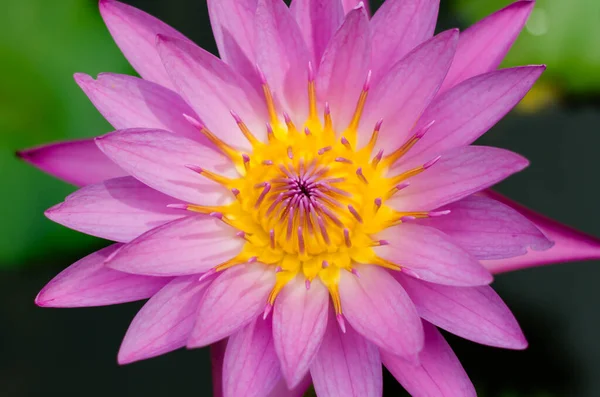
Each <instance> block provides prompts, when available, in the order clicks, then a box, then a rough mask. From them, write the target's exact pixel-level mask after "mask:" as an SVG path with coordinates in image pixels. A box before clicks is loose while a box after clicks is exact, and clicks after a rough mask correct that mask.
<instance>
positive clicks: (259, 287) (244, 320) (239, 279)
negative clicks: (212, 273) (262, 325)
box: [188, 263, 275, 347]
mask: <svg viewBox="0 0 600 397" xmlns="http://www.w3.org/2000/svg"><path fill="white" fill-rule="evenodd" d="M274 285H275V272H274V271H273V269H271V268H270V267H268V266H265V265H263V264H261V263H257V264H252V265H239V266H236V267H234V268H231V269H228V270H225V271H224V272H223V274H222V275H221V276H219V277H218V278H217V279H216V280H215V281H214V282H213V283H212V284H211V285H210V287H209V288H208V290H207V291H206V294H205V295H204V298H203V299H202V302H201V303H200V307H199V308H198V322H197V323H196V327H195V328H194V331H193V332H192V335H191V336H190V339H189V340H188V347H201V346H206V345H209V344H211V343H214V342H216V341H218V340H221V339H223V338H225V337H227V336H229V335H231V334H233V333H234V332H235V331H237V330H238V329H240V328H241V327H243V326H244V325H247V324H249V323H250V322H251V321H252V320H253V319H255V318H256V317H258V315H259V314H260V313H262V311H263V309H264V307H265V304H266V302H267V297H268V296H269V292H270V291H271V289H272V288H273V286H274Z"/></svg>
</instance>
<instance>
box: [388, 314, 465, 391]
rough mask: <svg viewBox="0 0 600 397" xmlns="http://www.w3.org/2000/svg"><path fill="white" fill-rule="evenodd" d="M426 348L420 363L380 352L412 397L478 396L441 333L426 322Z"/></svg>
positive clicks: (422, 352)
mask: <svg viewBox="0 0 600 397" xmlns="http://www.w3.org/2000/svg"><path fill="white" fill-rule="evenodd" d="M423 330H424V331H425V347H424V348H423V350H422V351H421V354H419V365H414V364H410V363H407V362H406V361H405V360H403V359H402V358H400V357H397V356H394V355H393V354H389V353H387V352H385V351H382V352H381V359H382V360H383V365H385V367H386V368H387V369H388V370H389V371H390V372H391V373H392V375H394V377H395V378H396V379H397V380H398V382H400V383H401V384H402V386H404V388H405V389H406V391H408V392H409V393H410V395H411V396H413V397H476V396H477V393H476V392H475V388H474V387H473V384H472V383H471V380H470V379H469V376H468V375H467V373H466V372H465V370H464V368H463V367H462V365H461V364H460V361H458V358H457V357H456V355H455V354H454V352H453V351H452V348H450V346H449V345H448V342H446V341H445V340H444V337H443V336H442V334H440V332H439V331H438V330H437V329H436V328H435V327H434V326H433V325H431V324H429V323H427V322H424V323H423Z"/></svg>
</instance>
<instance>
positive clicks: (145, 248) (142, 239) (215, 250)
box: [107, 214, 245, 276]
mask: <svg viewBox="0 0 600 397" xmlns="http://www.w3.org/2000/svg"><path fill="white" fill-rule="evenodd" d="M236 231H237V230H236V229H234V228H232V227H230V226H228V225H226V224H224V223H223V222H222V221H220V220H218V219H215V218H213V217H211V216H209V215H204V214H196V215H191V216H188V217H185V218H183V219H177V220H175V221H172V222H169V223H166V224H164V225H162V226H159V227H157V228H154V229H152V230H150V231H149V232H147V233H144V234H142V235H141V236H139V237H138V238H136V239H135V240H133V241H132V242H130V243H129V244H126V245H124V246H123V247H122V248H121V249H120V250H119V251H118V252H117V253H116V254H115V255H114V256H112V257H111V258H110V259H109V260H108V261H107V265H108V266H109V267H111V268H113V269H116V270H120V271H123V272H127V273H132V274H144V275H152V276H181V275H187V274H200V273H204V272H206V271H208V270H210V269H212V268H213V267H215V266H217V265H219V264H220V263H223V262H225V261H228V260H230V259H233V258H234V257H236V256H237V255H238V254H239V253H240V251H241V249H242V247H243V246H244V242H245V241H244V240H243V239H242V238H240V237H237V236H236Z"/></svg>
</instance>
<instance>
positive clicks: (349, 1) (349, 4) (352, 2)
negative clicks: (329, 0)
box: [296, 0, 370, 14]
mask: <svg viewBox="0 0 600 397" xmlns="http://www.w3.org/2000/svg"><path fill="white" fill-rule="evenodd" d="M296 1H297V0H296ZM334 1H336V0H334ZM341 3H342V6H343V9H344V13H346V14H347V13H349V12H350V11H352V9H353V8H354V7H356V6H358V5H359V4H360V3H363V4H362V5H363V6H364V7H365V9H366V10H367V13H369V14H370V8H369V2H368V1H364V0H341Z"/></svg>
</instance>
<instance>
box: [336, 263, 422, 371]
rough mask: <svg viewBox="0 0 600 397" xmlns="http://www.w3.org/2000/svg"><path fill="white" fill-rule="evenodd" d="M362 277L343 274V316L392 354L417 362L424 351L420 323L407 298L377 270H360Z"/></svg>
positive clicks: (388, 276) (396, 285)
mask: <svg viewBox="0 0 600 397" xmlns="http://www.w3.org/2000/svg"><path fill="white" fill-rule="evenodd" d="M357 268H358V272H359V274H360V277H356V276H355V275H353V274H351V273H349V272H346V271H342V273H341V277H340V283H339V292H340V298H341V301H342V312H343V314H344V316H345V317H346V318H347V319H348V322H349V323H350V325H352V327H354V329H355V330H356V331H357V332H358V333H359V334H361V335H362V336H364V337H365V338H367V339H369V340H370V341H372V342H373V343H375V344H376V345H377V346H379V347H380V348H382V349H385V350H387V351H390V352H391V353H392V354H396V355H399V356H403V357H405V358H407V359H409V360H416V359H417V355H418V353H419V351H420V350H421V348H422V347H423V328H422V324H421V319H420V318H419V316H418V314H417V311H416V309H415V307H414V305H413V304H412V302H411V300H410V298H409V296H408V294H407V293H406V292H405V291H404V289H403V288H402V287H401V286H400V285H399V284H398V283H397V282H396V281H395V280H394V278H393V277H392V276H391V275H390V274H389V273H388V271H387V270H384V269H382V268H380V267H377V266H370V265H365V266H358V267H357Z"/></svg>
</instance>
